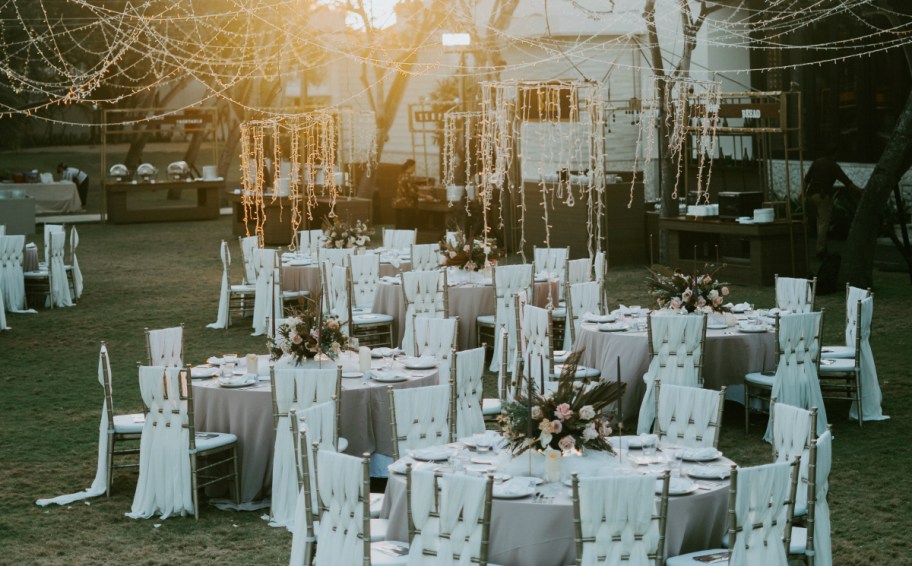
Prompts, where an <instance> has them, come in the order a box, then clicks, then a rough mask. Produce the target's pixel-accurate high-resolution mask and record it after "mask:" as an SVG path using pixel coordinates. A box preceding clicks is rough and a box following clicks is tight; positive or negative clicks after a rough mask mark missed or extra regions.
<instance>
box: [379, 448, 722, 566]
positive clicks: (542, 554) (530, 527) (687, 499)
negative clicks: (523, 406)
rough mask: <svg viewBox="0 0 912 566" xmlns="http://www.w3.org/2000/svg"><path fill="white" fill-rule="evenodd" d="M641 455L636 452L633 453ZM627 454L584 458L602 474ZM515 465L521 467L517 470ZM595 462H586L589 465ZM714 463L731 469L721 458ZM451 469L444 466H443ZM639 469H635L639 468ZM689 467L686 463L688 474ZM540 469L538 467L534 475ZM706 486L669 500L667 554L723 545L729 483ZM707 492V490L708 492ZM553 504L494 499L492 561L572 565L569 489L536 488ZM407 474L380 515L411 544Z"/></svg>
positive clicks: (390, 490)
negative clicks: (617, 458) (619, 457)
mask: <svg viewBox="0 0 912 566" xmlns="http://www.w3.org/2000/svg"><path fill="white" fill-rule="evenodd" d="M634 452H636V451H634ZM626 457H627V456H626V455H625V456H623V457H622V462H621V463H620V464H618V463H617V461H616V460H614V458H613V457H612V456H610V455H607V454H598V453H595V454H592V455H591V456H586V457H585V458H583V459H584V460H589V459H592V460H594V461H597V462H598V464H597V467H598V468H599V469H600V472H598V474H599V475H601V474H604V475H608V474H610V473H612V471H611V470H612V467H613V466H631V464H629V461H628V460H625V459H626ZM525 462H526V459H525V456H520V457H519V458H518V461H517V460H514V461H513V462H512V463H511V464H510V468H515V469H517V470H518V471H517V473H521V474H526V473H527V472H526V471H525V469H526V464H525ZM516 464H519V465H518V466H517V465H516ZM589 464H590V463H587V465H589ZM713 464H718V465H730V464H731V461H730V460H727V459H725V458H721V459H719V460H717V461H714V462H713ZM442 465H443V466H446V463H445V462H444V463H443V464H442ZM634 467H635V466H634ZM663 467H664V466H663V465H655V466H639V468H638V469H639V471H643V472H650V473H659V472H660V471H661V470H662V468H663ZM689 467H690V465H689V464H687V463H685V464H684V466H683V468H682V472H683V473H685V474H686V472H687V470H688V469H689ZM540 469H541V467H540V466H538V467H536V466H533V475H535V474H536V470H540ZM697 485H698V486H701V488H700V489H699V490H698V491H696V492H695V493H692V494H690V495H682V496H669V498H668V521H667V525H666V533H665V550H666V556H677V555H678V554H683V553H686V552H691V551H695V550H701V549H704V548H713V547H718V546H719V545H720V543H721V541H722V535H723V534H724V532H725V528H726V525H727V516H726V510H727V502H728V482H727V481H713V482H703V481H699V482H697ZM704 488H705V489H704ZM536 489H537V490H538V491H540V492H542V493H543V494H545V495H546V496H547V497H553V499H550V500H547V499H546V500H541V499H536V498H535V497H531V496H530V497H526V498H524V499H511V500H506V499H496V498H495V499H494V502H493V505H491V539H490V547H489V554H488V560H489V561H490V562H491V563H495V564H503V565H510V566H513V565H517V566H519V565H521V566H556V565H563V564H573V563H574V560H575V558H576V547H575V543H574V534H573V502H572V499H571V497H570V489H569V488H568V487H565V486H563V485H561V484H558V483H554V484H543V485H540V486H538V487H537V488H536ZM407 506H408V504H407V501H406V490H405V476H403V475H399V474H390V478H389V481H388V482H387V485H386V498H385V500H384V503H383V508H382V510H381V512H380V516H381V517H383V518H388V519H389V526H388V529H387V535H386V536H387V539H388V540H408V517H407Z"/></svg>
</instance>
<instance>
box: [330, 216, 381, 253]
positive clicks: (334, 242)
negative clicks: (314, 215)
mask: <svg viewBox="0 0 912 566" xmlns="http://www.w3.org/2000/svg"><path fill="white" fill-rule="evenodd" d="M373 235H374V229H373V228H371V227H370V226H368V225H367V224H365V223H364V222H361V221H360V220H356V221H355V223H354V224H350V223H348V222H346V221H344V220H342V219H341V218H339V217H338V216H337V217H336V218H335V219H333V221H332V222H330V220H329V219H328V218H324V219H323V237H324V238H325V239H326V241H325V243H324V244H323V247H326V248H355V247H359V248H360V247H364V246H366V245H367V244H369V243H370V241H371V236H373Z"/></svg>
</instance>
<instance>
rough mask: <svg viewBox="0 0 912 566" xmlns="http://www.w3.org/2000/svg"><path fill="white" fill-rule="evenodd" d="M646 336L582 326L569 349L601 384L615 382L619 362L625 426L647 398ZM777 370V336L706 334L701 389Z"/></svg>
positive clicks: (732, 331)
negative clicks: (599, 374) (578, 353)
mask: <svg viewBox="0 0 912 566" xmlns="http://www.w3.org/2000/svg"><path fill="white" fill-rule="evenodd" d="M648 346H649V345H648V344H647V339H646V332H645V331H643V332H630V331H628V332H601V331H599V330H598V327H597V325H595V324H588V323H584V324H583V325H582V327H581V331H580V333H579V335H578V336H577V337H576V343H575V344H574V346H573V347H574V349H579V348H585V349H586V352H585V353H584V354H583V357H582V360H581V363H582V364H584V365H587V366H590V367H594V368H598V369H599V370H601V372H602V379H609V380H613V379H616V378H617V363H618V358H620V361H621V379H622V380H623V381H624V383H626V384H627V391H626V393H625V394H624V399H623V412H624V421H625V422H627V423H630V422H634V423H635V422H636V419H635V417H636V415H637V414H638V413H639V410H640V403H641V402H642V401H643V396H644V395H645V394H646V385H645V384H644V383H643V374H644V373H646V369H647V368H648V367H649V347H648ZM775 368H776V335H775V333H772V332H764V333H760V334H749V333H742V332H738V330H737V328H729V329H728V330H707V331H706V351H705V352H704V354H703V386H704V387H706V388H707V389H716V390H718V389H720V388H721V387H722V386H723V385H726V386H731V385H742V384H743V383H744V375H745V374H747V373H750V372H754V371H770V370H773V369H775Z"/></svg>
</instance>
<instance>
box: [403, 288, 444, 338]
mask: <svg viewBox="0 0 912 566" xmlns="http://www.w3.org/2000/svg"><path fill="white" fill-rule="evenodd" d="M445 286H446V271H437V270H435V271H406V272H404V273H402V294H403V297H404V299H405V304H406V307H405V321H404V323H405V329H404V332H403V336H402V349H403V350H404V351H405V353H406V354H407V355H409V356H414V355H415V354H416V352H415V351H414V349H415V330H414V328H413V326H414V318H416V317H422V318H446V315H447V313H446V298H445V297H446V291H445Z"/></svg>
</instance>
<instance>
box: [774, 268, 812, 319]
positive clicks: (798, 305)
mask: <svg viewBox="0 0 912 566" xmlns="http://www.w3.org/2000/svg"><path fill="white" fill-rule="evenodd" d="M813 305H814V292H813V288H812V286H811V282H810V281H809V280H807V279H796V278H794V277H777V278H776V306H777V307H779V308H780V309H782V310H787V311H790V312H793V313H806V312H811V308H812V307H813Z"/></svg>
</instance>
